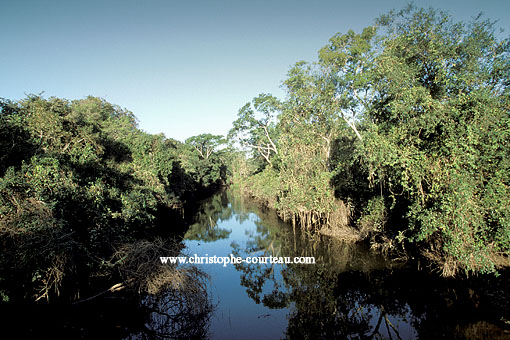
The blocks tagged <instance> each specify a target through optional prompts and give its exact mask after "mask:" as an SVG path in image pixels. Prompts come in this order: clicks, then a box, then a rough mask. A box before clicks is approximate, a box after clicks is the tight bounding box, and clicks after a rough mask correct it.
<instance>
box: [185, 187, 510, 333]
mask: <svg viewBox="0 0 510 340" xmlns="http://www.w3.org/2000/svg"><path fill="white" fill-rule="evenodd" d="M184 244H185V249H184V251H183V252H184V253H185V254H186V255H188V256H191V257H212V256H218V257H230V256H231V254H232V256H235V257H237V256H239V257H241V258H243V259H244V258H247V257H260V256H265V257H269V256H273V257H276V258H279V257H283V258H285V257H288V258H290V259H294V257H313V258H314V259H315V264H280V263H273V264H270V263H268V264H248V263H239V264H235V265H233V264H228V265H226V266H225V265H222V264H197V265H196V266H197V267H199V268H200V269H201V270H202V271H204V272H205V273H207V274H208V276H209V280H208V292H209V299H210V301H211V303H212V305H213V310H212V312H211V315H210V316H209V319H208V325H207V334H208V336H209V337H210V338H211V339H285V338H288V339H332V338H339V339H363V338H374V339H381V338H382V339H416V338H420V339H437V338H450V339H453V338H458V339H465V338H469V339H486V338H494V339H506V338H510V327H509V321H508V320H510V318H509V316H510V315H509V307H510V306H508V305H507V302H508V299H507V297H508V287H509V286H508V283H509V280H508V275H507V274H504V275H502V276H501V277H500V278H498V279H494V278H492V277H491V278H476V279H471V280H468V281H466V280H452V279H450V280H447V279H442V278H440V277H438V276H437V275H434V274H427V273H426V272H425V271H418V270H416V269H414V268H408V267H406V266H405V265H403V264H402V263H398V262H395V261H389V260H387V259H385V258H384V257H383V256H381V255H378V254H375V253H373V252H370V251H369V249H367V247H366V246H363V245H352V244H346V243H342V242H340V241H337V240H333V239H330V238H328V237H318V236H312V235H307V234H305V233H302V232H300V231H299V230H294V229H293V228H292V226H290V225H288V224H285V223H282V222H281V221H280V220H279V219H278V218H277V216H276V214H275V213H274V212H273V211H267V210H264V209H261V208H260V207H259V206H257V204H255V203H254V202H252V201H250V200H249V199H243V198H242V197H241V196H240V195H239V194H237V195H236V194H233V193H232V192H231V191H226V192H223V193H222V194H218V195H216V196H214V197H212V198H211V199H209V200H207V201H206V202H204V205H203V209H202V210H201V211H200V212H199V214H198V215H197V219H196V223H195V224H193V225H191V226H190V229H189V230H188V232H187V233H186V235H185V240H184Z"/></svg>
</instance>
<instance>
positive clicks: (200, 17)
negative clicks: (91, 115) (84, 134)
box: [0, 0, 510, 141]
mask: <svg viewBox="0 0 510 340" xmlns="http://www.w3.org/2000/svg"><path fill="white" fill-rule="evenodd" d="M407 3H408V1H407V0H402V1H401V0H379V1H377V0H357V1H356V0H350V1H344V0H338V1H333V0H327V1H326V0H324V1H322V0H312V1H301V0H294V1H289V0H272V1H266V0H252V1H244V0H235V1H234V0H233V1H230V0H222V1H220V0H209V1H197V0H188V1H186V0H180V1H174V0H166V1H163V0H118V1H117V0H114V1H108V0H102V1H96V0H87V1H75V0H65V1H57V0H39V1H28V0H0V5H1V6H0V38H1V40H0V41H1V43H0V97H1V98H7V99H11V100H19V99H23V98H24V97H26V95H27V94H39V93H41V92H43V97H45V98H49V97H52V96H55V97H60V98H66V99H70V100H72V99H81V98H85V97H87V96H89V95H92V96H97V97H101V98H104V99H105V100H107V101H108V102H110V103H113V104H117V105H119V106H121V107H122V108H126V109H128V110H130V111H132V112H133V113H134V114H135V115H136V116H137V118H138V120H139V127H140V128H141V129H143V130H145V131H147V132H149V133H164V134H165V135H166V136H167V137H170V138H175V139H178V140H180V141H184V140H185V139H186V138H188V137H191V136H194V135H198V134H201V133H212V134H226V133H227V132H228V130H229V129H230V127H231V124H232V122H233V121H234V120H235V119H236V117H237V113H238V111H239V109H240V108H241V107H242V106H243V105H244V104H245V103H247V102H249V101H251V100H252V98H254V97H256V96H257V95H258V94H259V93H271V94H273V95H275V96H277V97H280V98H283V97H284V92H283V91H282V89H281V82H282V81H283V80H284V79H285V77H286V74H287V71H288V70H289V68H290V67H291V66H292V65H293V64H295V63H296V62H298V61H300V60H305V61H309V62H313V61H315V60H316V59H317V51H318V50H319V49H320V48H321V47H322V46H324V45H326V44H327V42H328V39H329V38H330V37H332V36H333V35H334V34H335V33H337V32H342V33H345V32H347V31H348V30H349V29H353V30H355V31H360V30H361V29H362V28H363V27H366V26H369V25H371V24H373V22H374V19H375V18H377V17H378V16H379V15H381V14H384V13H387V12H388V11H389V10H391V9H394V8H395V9H400V8H402V7H404V6H405V5H406V4H407ZM415 4H417V5H419V6H424V7H429V6H432V7H434V8H437V9H444V10H447V11H449V13H450V14H451V15H453V17H454V18H455V19H456V20H469V19H470V18H471V17H473V16H476V15H477V14H478V13H479V12H483V13H484V14H485V17H487V18H490V19H493V20H498V24H497V27H501V28H503V29H504V30H505V33H504V36H505V37H506V36H508V35H510V1H507V0H484V1H479V0H476V1H475V0H462V1H458V0H443V1H438V0H429V1H415Z"/></svg>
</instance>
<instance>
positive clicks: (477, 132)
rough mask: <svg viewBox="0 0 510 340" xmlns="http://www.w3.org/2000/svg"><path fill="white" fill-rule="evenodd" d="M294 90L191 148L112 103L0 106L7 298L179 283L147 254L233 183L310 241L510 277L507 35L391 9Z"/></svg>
mask: <svg viewBox="0 0 510 340" xmlns="http://www.w3.org/2000/svg"><path fill="white" fill-rule="evenodd" d="M282 86H283V88H284V90H285V93H286V96H285V98H276V97H275V96H273V95H271V94H267V93H262V94H260V95H258V96H256V97H255V98H254V99H253V100H252V101H251V102H249V103H247V104H246V105H245V106H243V107H242V108H240V110H239V112H238V115H237V119H236V120H235V121H234V122H233V125H232V128H231V130H230V132H229V133H228V136H219V135H212V134H202V135H198V136H195V137H191V138H189V139H187V140H186V141H185V142H184V143H182V142H179V141H177V140H174V139H171V138H167V137H165V136H164V135H162V134H160V135H151V134H149V133H146V132H144V131H142V130H141V129H139V128H138V125H137V119H136V117H135V115H134V114H133V113H132V112H130V111H128V110H126V109H123V108H121V107H119V106H117V105H113V104H110V103H108V102H106V101H105V100H104V99H101V98H97V97H92V96H90V97H87V98H85V99H79V100H67V99H60V98H54V97H50V98H47V99H45V98H44V97H42V96H41V95H28V96H27V97H26V98H25V99H22V100H18V101H12V100H9V99H1V100H0V244H1V247H2V250H3V251H2V255H1V257H0V300H3V301H23V300H29V301H54V300H59V299H64V300H67V301H77V300H80V299H83V298H84V297H87V296H92V295H94V294H96V293H97V292H92V291H88V290H87V289H88V288H87V287H89V286H90V283H91V282H96V283H97V282H100V283H102V285H103V286H104V288H105V289H108V287H111V289H113V290H115V289H121V288H124V287H130V288H132V289H133V290H135V291H139V292H140V291H143V292H149V293H150V292H154V291H157V290H158V289H159V288H161V287H164V286H165V285H169V284H170V285H171V284H172V282H175V280H176V275H175V273H174V275H171V274H169V273H165V272H164V271H165V270H170V269H169V268H164V269H157V268H156V269H155V268H154V267H150V268H142V267H143V266H142V265H141V264H142V263H143V260H144V256H145V255H146V254H147V253H148V252H152V254H161V253H162V252H165V254H171V253H175V252H179V249H178V247H177V249H176V248H175V247H171V246H169V245H168V244H167V242H163V241H161V237H162V238H165V239H171V238H172V237H177V236H178V235H181V234H183V233H185V232H186V229H185V228H186V226H189V225H190V223H189V220H188V218H189V216H190V215H192V214H193V211H194V207H195V206H196V203H197V202H198V201H199V200H200V199H202V198H205V197H207V196H209V195H211V194H212V193H214V192H216V191H217V190H218V189H219V188H221V187H223V186H227V185H231V186H233V187H236V188H238V189H240V190H241V191H243V192H244V193H246V194H248V195H249V196H251V197H253V198H254V199H256V200H257V202H259V203H260V204H261V205H263V206H265V207H268V208H271V209H274V210H276V211H277V213H278V215H279V217H280V218H281V219H283V220H284V221H288V222H289V223H292V225H293V226H294V227H299V228H301V229H302V230H303V231H304V232H307V233H310V234H312V235H314V234H320V235H326V236H327V237H331V238H338V239H341V240H343V241H345V242H358V243H360V242H362V243H366V244H368V245H369V246H370V248H371V249H372V250H373V251H375V252H380V253H382V254H385V255H387V256H389V257H390V258H395V259H396V258H398V259H406V260H409V261H413V260H414V261H416V259H420V261H425V263H427V267H428V268H429V269H430V270H431V271H434V272H437V273H439V275H442V276H461V277H464V276H467V275H478V274H488V273H491V274H495V275H498V270H499V269H501V268H504V267H507V266H509V265H510V261H509V255H510V204H509V202H510V148H509V146H508V141H509V140H510V40H509V39H508V38H506V39H502V38H500V33H498V31H497V27H496V24H495V23H494V22H492V21H490V20H486V19H483V18H481V17H478V18H475V19H474V20H473V21H472V22H469V23H463V22H454V21H453V19H452V18H451V16H449V15H448V14H447V13H444V12H441V11H436V10H433V9H421V8H416V7H414V6H409V7H407V8H405V9H403V10H401V11H391V12H389V13H388V14H386V15H383V16H381V17H379V18H378V19H377V20H376V21H375V22H374V25H373V26H370V27H366V28H365V29H363V30H362V31H361V32H358V33H357V32H354V31H348V32H347V33H345V34H341V33H338V34H336V35H334V36H333V37H332V38H331V39H330V40H329V42H328V43H327V44H326V45H325V46H324V47H323V48H322V49H320V51H318V60H317V61H314V62H305V61H300V62H298V63H296V64H295V65H294V66H292V67H291V68H290V69H289V71H288V74H287V78H286V79H284V80H283V82H282ZM261 90H262V91H263V89H261ZM169 220H171V221H172V223H171V226H169V224H168V223H167V222H168V221H169ZM133 259H139V261H138V262H137V261H134V260H133ZM152 265H154V263H153V264H152ZM140 270H142V271H143V272H144V273H145V274H147V273H151V274H150V275H149V276H150V277H149V278H147V277H144V276H143V275H142V273H141V272H140ZM167 274H168V275H167ZM193 275H199V274H196V273H195V274H193V273H191V274H190V277H193ZM117 282H120V283H118V285H114V284H116V283H117ZM112 285H113V286H112Z"/></svg>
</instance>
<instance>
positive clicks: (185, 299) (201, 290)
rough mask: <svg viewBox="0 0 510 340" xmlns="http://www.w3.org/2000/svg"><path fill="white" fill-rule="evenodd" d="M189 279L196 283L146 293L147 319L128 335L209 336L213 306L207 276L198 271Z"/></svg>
mask: <svg viewBox="0 0 510 340" xmlns="http://www.w3.org/2000/svg"><path fill="white" fill-rule="evenodd" d="M190 279H191V280H193V287H184V289H169V290H165V291H163V292H161V293H160V294H156V295H148V296H146V297H145V299H144V301H143V302H142V304H141V305H142V306H143V309H144V311H145V315H146V322H145V324H144V326H143V328H142V329H141V330H140V331H139V332H137V333H135V334H131V335H130V336H128V337H127V338H126V339H133V340H134V339H151V340H152V339H207V338H209V333H208V330H209V321H210V318H211V315H212V312H213V310H214V307H213V305H212V303H211V301H210V299H209V296H208V294H207V290H206V279H205V277H204V276H203V275H202V274H200V272H198V271H196V272H195V274H194V275H193V277H191V278H190ZM186 288H190V289H186Z"/></svg>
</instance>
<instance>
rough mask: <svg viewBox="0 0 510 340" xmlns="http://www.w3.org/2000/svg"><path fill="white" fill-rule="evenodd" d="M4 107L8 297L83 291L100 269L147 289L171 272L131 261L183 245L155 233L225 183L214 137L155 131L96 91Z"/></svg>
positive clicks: (0, 140)
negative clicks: (150, 131)
mask: <svg viewBox="0 0 510 340" xmlns="http://www.w3.org/2000/svg"><path fill="white" fill-rule="evenodd" d="M0 110H1V111H0V244H1V249H2V255H1V257H0V273H1V274H0V297H1V300H4V301H11V302H14V301H18V300H32V301H33V300H55V299H57V300H58V299H59V298H60V299H65V300H66V301H70V300H71V301H73V300H79V299H84V298H87V297H89V296H91V295H93V294H95V293H98V292H97V291H94V290H93V289H92V288H90V287H95V288H94V289H97V287H101V285H96V284H95V285H91V283H93V282H98V281H101V280H103V281H104V283H103V285H106V286H105V287H110V286H112V285H113V284H116V283H118V282H119V281H118V280H121V281H120V285H119V286H116V287H117V288H122V287H124V286H126V285H127V284H128V283H130V284H135V283H136V287H133V288H136V289H138V290H140V291H142V290H143V291H145V292H147V291H151V289H152V291H154V290H155V288H154V284H156V285H157V284H159V287H163V286H164V284H163V283H168V282H169V281H172V280H173V281H174V282H175V279H176V276H175V275H174V276H172V275H168V277H167V279H166V281H165V280H164V279H162V277H164V276H165V273H164V272H161V271H162V270H163V271H165V270H166V271H168V270H170V268H169V267H168V266H167V268H166V269H161V268H157V267H154V268H153V267H150V268H149V267H148V268H146V271H147V272H146V273H136V270H137V269H139V268H141V267H140V264H143V261H146V262H152V263H151V264H150V265H152V266H155V265H157V262H156V261H157V259H158V256H163V255H164V254H171V253H174V252H176V251H178V250H179V247H178V246H177V247H176V246H174V245H169V244H166V243H164V242H159V241H158V240H157V238H156V237H157V236H166V237H167V238H168V237H176V236H177V235H178V234H180V235H181V236H182V235H183V234H184V232H185V230H184V228H185V227H186V225H187V224H186V223H185V221H184V218H185V217H186V212H187V210H190V211H191V210H193V204H195V202H196V201H197V200H198V199H200V198H203V197H205V196H207V195H210V194H211V193H212V192H214V191H215V190H217V189H218V188H219V187H220V186H222V185H224V184H225V181H226V178H227V172H228V169H227V167H226V164H227V161H226V157H227V155H228V154H227V153H226V151H217V150H216V148H217V146H218V145H219V144H221V143H222V142H223V140H222V139H221V138H220V137H219V136H213V135H208V134H205V135H200V136H197V137H193V138H190V139H189V140H188V141H186V143H181V142H178V141H176V140H172V139H168V138H165V137H164V136H163V135H151V134H148V133H145V132H143V131H141V130H140V129H138V128H137V121H136V118H135V116H134V115H133V114H132V113H131V112H129V111H127V110H124V109H121V108H120V107H118V106H114V105H112V104H109V103H107V102H106V101H104V100H102V99H99V98H94V97H88V98H86V99H83V100H73V101H68V100H64V99H58V98H49V99H44V98H42V97H40V96H35V95H31V96H28V97H27V98H26V99H24V100H20V101H18V102H12V101H9V100H5V99H4V100H1V101H0ZM147 254H151V255H152V257H153V258H151V259H148V258H144V256H147ZM137 258H139V259H140V261H142V262H140V263H135V262H136V261H135V262H133V261H134V260H136V259H137ZM143 265H146V266H147V265H148V264H143ZM142 274H145V275H146V277H145V278H143V277H142ZM158 274H160V276H159V277H158V278H157V279H158V280H160V281H159V282H156V283H155V282H149V281H144V280H151V278H152V279H153V280H154V278H155V277H156V276H157V275H158ZM166 274H170V273H169V272H167V273H166ZM179 277H180V279H181V280H182V275H180V276H179ZM138 279H139V280H138ZM170 279H171V280H170ZM156 281H157V280H156ZM151 284H152V286H151Z"/></svg>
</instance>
